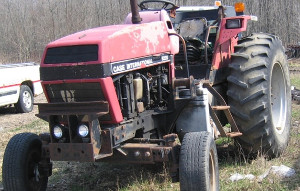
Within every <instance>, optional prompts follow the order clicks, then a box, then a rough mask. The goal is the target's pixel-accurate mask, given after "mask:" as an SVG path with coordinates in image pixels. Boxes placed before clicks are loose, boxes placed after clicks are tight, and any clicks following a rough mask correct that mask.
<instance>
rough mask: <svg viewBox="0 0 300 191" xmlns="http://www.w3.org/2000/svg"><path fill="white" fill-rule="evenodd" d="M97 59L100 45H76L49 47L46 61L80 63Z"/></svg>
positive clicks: (52, 62)
mask: <svg viewBox="0 0 300 191" xmlns="http://www.w3.org/2000/svg"><path fill="white" fill-rule="evenodd" d="M97 60H98V45H76V46H63V47H55V48H48V49H47V53H46V57H45V60H44V63H45V64H59V63H79V62H90V61H97Z"/></svg>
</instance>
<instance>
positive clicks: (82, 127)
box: [78, 124, 89, 137]
mask: <svg viewBox="0 0 300 191" xmlns="http://www.w3.org/2000/svg"><path fill="white" fill-rule="evenodd" d="M78 134H79V135H80V136H81V137H86V136H87V135H88V134H89V128H88V126H86V125H85V124H81V125H79V127H78Z"/></svg>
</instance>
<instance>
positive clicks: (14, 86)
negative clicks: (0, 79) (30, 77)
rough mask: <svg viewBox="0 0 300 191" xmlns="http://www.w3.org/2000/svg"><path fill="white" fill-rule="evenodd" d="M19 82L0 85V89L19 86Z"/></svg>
mask: <svg viewBox="0 0 300 191" xmlns="http://www.w3.org/2000/svg"><path fill="white" fill-rule="evenodd" d="M20 85H21V84H13V85H9V86H2V87H0V89H3V88H11V87H15V86H20Z"/></svg>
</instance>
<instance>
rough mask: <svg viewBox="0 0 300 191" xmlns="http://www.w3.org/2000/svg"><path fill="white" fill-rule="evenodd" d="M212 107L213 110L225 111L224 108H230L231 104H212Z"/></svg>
mask: <svg viewBox="0 0 300 191" xmlns="http://www.w3.org/2000/svg"><path fill="white" fill-rule="evenodd" d="M211 108H212V109H213V110H216V111H223V110H226V109H230V106H228V105H226V106H223V105H218V106H211Z"/></svg>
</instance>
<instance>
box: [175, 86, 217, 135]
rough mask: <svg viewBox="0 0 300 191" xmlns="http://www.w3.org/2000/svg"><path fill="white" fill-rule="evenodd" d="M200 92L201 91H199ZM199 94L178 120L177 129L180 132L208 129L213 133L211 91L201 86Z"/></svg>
mask: <svg viewBox="0 0 300 191" xmlns="http://www.w3.org/2000/svg"><path fill="white" fill-rule="evenodd" d="M198 92H199V93H198ZM198 92H197V96H196V97H195V98H194V99H193V100H191V101H190V102H189V103H188V104H187V105H186V106H185V107H184V109H183V110H182V112H181V114H180V115H179V117H178V119H177V122H176V131H177V132H180V133H184V134H185V133H189V132H200V131H208V132H210V133H212V134H213V129H212V127H211V124H210V115H209V99H208V96H209V92H208V90H207V89H206V88H202V87H201V88H200V91H198Z"/></svg>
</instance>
